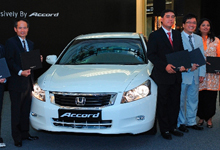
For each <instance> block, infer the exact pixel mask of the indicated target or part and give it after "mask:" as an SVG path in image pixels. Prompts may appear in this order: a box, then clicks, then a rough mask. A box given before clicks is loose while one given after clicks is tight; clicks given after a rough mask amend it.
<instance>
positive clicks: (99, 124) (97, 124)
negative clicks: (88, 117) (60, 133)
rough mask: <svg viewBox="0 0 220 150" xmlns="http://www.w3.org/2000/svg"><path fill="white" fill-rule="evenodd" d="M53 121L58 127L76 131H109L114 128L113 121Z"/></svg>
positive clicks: (55, 119)
mask: <svg viewBox="0 0 220 150" xmlns="http://www.w3.org/2000/svg"><path fill="white" fill-rule="evenodd" d="M52 119H53V125H54V126H57V127H67V128H75V129H108V128H111V126H112V120H102V121H73V122H67V121H64V120H59V119H58V118H52Z"/></svg>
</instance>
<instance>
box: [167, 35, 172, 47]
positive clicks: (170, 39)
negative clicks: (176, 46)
mask: <svg viewBox="0 0 220 150" xmlns="http://www.w3.org/2000/svg"><path fill="white" fill-rule="evenodd" d="M167 34H168V36H169V41H170V44H171V46H172V47H173V41H172V39H171V33H170V32H167Z"/></svg>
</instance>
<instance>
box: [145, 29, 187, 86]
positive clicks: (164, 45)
mask: <svg viewBox="0 0 220 150" xmlns="http://www.w3.org/2000/svg"><path fill="white" fill-rule="evenodd" d="M172 36H173V47H172V46H171V44H170V41H169V39H168V37H167V35H166V33H165V31H164V30H163V29H162V28H160V29H158V30H157V31H155V32H152V33H151V34H150V36H149V40H148V45H147V57H148V59H149V60H150V61H151V62H152V63H153V65H154V68H153V70H152V73H151V77H152V79H153V80H154V81H155V82H156V83H157V84H174V83H175V82H176V81H177V82H178V83H181V82H182V79H181V72H178V71H177V73H175V74H169V73H168V72H167V71H166V66H167V65H168V63H167V60H166V54H169V53H173V52H177V51H182V50H184V49H183V44H182V39H181V34H180V32H179V31H176V30H172Z"/></svg>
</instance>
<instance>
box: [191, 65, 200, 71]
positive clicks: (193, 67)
mask: <svg viewBox="0 0 220 150" xmlns="http://www.w3.org/2000/svg"><path fill="white" fill-rule="evenodd" d="M198 67H199V65H198V64H193V66H192V68H191V71H194V70H196V69H197V68H198Z"/></svg>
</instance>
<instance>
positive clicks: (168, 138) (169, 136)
mask: <svg viewBox="0 0 220 150" xmlns="http://www.w3.org/2000/svg"><path fill="white" fill-rule="evenodd" d="M161 135H162V137H163V138H164V139H167V140H172V136H171V134H170V132H169V131H167V132H163V133H161Z"/></svg>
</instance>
